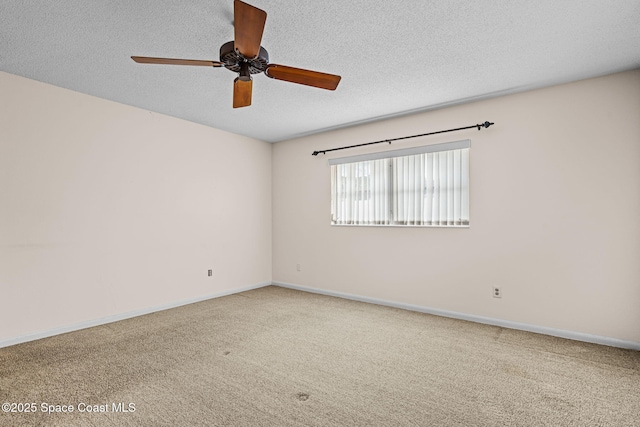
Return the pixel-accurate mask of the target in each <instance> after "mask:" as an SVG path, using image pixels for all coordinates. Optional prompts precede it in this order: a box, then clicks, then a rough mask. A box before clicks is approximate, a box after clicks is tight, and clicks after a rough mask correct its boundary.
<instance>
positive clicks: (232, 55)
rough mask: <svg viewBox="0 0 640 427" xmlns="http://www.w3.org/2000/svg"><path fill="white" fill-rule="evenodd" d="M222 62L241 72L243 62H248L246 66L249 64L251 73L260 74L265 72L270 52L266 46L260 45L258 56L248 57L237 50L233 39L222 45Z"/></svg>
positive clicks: (229, 68)
mask: <svg viewBox="0 0 640 427" xmlns="http://www.w3.org/2000/svg"><path fill="white" fill-rule="evenodd" d="M220 62H223V63H224V66H225V68H226V69H228V70H231V71H233V72H234V73H240V72H241V71H242V68H243V64H246V65H245V66H244V68H245V69H246V68H247V66H248V69H249V73H251V74H259V73H262V72H264V70H265V69H266V68H267V65H268V64H269V53H268V52H267V50H266V49H265V48H263V47H262V46H260V53H258V56H256V57H255V58H246V57H245V56H244V55H242V54H241V53H239V52H237V51H236V50H235V47H234V43H233V41H230V42H226V43H225V44H223V45H222V46H221V47H220Z"/></svg>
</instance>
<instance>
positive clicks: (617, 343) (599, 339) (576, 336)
mask: <svg viewBox="0 0 640 427" xmlns="http://www.w3.org/2000/svg"><path fill="white" fill-rule="evenodd" d="M272 284H273V285H275V286H280V287H283V288H290V289H296V290H299V291H305V292H312V293H316V294H322V295H329V296H332V297H338V298H346V299H350V300H354V301H361V302H368V303H372V304H378V305H386V306H389V307H395V308H402V309H405V310H411V311H418V312H420V313H428V314H435V315H436V316H442V317H451V318H454V319H461V320H468V321H470V322H476V323H484V324H487V325H494V326H501V327H503V328H509V329H518V330H521V331H528V332H535V333H538V334H544V335H551V336H554V337H560V338H567V339H570V340H575V341H584V342H590V343H594V344H602V345H607V346H610V347H620V348H627V349H632V350H640V342H635V341H627V340H621V339H618V338H610V337H603V336H599V335H591V334H585V333H582V332H574V331H567V330H564V329H555V328H549V327H546V326H537V325H530V324H527V323H520V322H512V321H510V320H502V319H495V318H492V317H484V316H476V315H474V314H466V313H460V312H457V311H449V310H441V309H438V308H432V307H423V306H419V305H413V304H405V303H401V302H396V301H387V300H383V299H378V298H370V297H365V296H361V295H354V294H347V293H343V292H336V291H328V290H325V289H318V288H312V287H308V286H300V285H295V284H292V283H283V282H273V283H272Z"/></svg>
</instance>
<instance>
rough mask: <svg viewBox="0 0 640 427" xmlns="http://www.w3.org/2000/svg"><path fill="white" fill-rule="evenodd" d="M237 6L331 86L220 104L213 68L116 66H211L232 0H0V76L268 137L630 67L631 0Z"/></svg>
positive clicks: (222, 82)
mask: <svg viewBox="0 0 640 427" xmlns="http://www.w3.org/2000/svg"><path fill="white" fill-rule="evenodd" d="M247 2H248V3H250V4H252V5H254V6H256V7H259V8H261V9H263V10H265V11H266V12H267V23H266V28H265V31H264V36H263V39H262V46H264V47H265V48H266V49H267V50H268V52H269V56H270V61H271V62H272V63H277V64H283V65H290V66H294V67H299V68H307V69H311V70H316V71H323V72H327V73H332V74H339V75H341V76H342V81H341V83H340V85H339V86H338V89H337V90H336V91H335V92H332V91H325V90H322V89H316V88H311V87H308V86H301V85H296V84H292V83H287V82H283V81H278V80H273V79H269V78H268V77H266V76H264V75H256V76H254V83H253V105H252V106H250V107H247V108H240V109H235V110H234V109H233V108H232V107H231V100H232V87H233V79H234V78H235V75H234V74H233V73H232V72H230V71H228V70H226V69H220V68H206V67H186V66H165V65H142V64H136V63H134V62H133V61H132V60H131V59H130V56H131V55H140V56H158V57H169V58H188V59H212V60H218V59H219V53H218V52H219V48H220V46H221V45H222V44H223V43H224V42H227V41H230V40H232V39H233V25H232V21H233V1H232V0H191V1H178V0H136V1H126V0H57V1H49V0H40V1H37V0H24V1H12V0H0V70H2V71H6V72H9V73H12V74H17V75H20V76H24V77H28V78H31V79H35V80H39V81H43V82H46V83H50V84H53V85H56V86H61V87H64V88H68V89H72V90H75V91H78V92H82V93H86V94H90V95H94V96H98V97H101V98H106V99H110V100H113V101H117V102H121V103H124V104H129V105H133V106H136V107H140V108H144V109H146V110H150V111H155V112H160V113H164V114H168V115H171V116H175V117H179V118H183V119H186V120H190V121H193V122H197V123H201V124H204V125H208V126H212V127H215V128H219V129H224V130H227V131H231V132H234V133H237V134H242V135H247V136H251V137H254V138H257V139H261V140H264V141H270V142H275V141H281V140H285V139H290V138H293V137H296V136H302V135H307V134H311V133H315V132H321V131H324V130H328V129H333V128H338V127H343V126H349V125H353V124H356V123H363V122H367V121H371V120H377V119H381V118H385V117H391V116H396V115H400V114H407V113H411V112H416V111H421V110H427V109H432V108H437V107H441V106H445V105H451V104H456V103H460V102H465V101H469V100H474V99H481V98H486V97H491V96H496V95H501V94H505V93H511V92H517V91H522V90H527V89H532V88H537V87H543V86H548V85H552V84H557V83H563V82H568V81H573V80H579V79H583V78H588V77H593V76H599V75H604V74H609V73H613V72H618V71H624V70H629V69H634V68H638V67H640V0H536V1H531V0H511V1H508V0H475V1H468V0H467V1H462V0H448V1H445V0H439V1H433V0H420V1H418V0H405V1H384V0H350V1H348V2H347V1H344V0H324V1H317V0H271V1H269V0H247ZM3 101H4V100H3Z"/></svg>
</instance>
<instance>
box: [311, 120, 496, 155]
mask: <svg viewBox="0 0 640 427" xmlns="http://www.w3.org/2000/svg"><path fill="white" fill-rule="evenodd" d="M492 124H494V123H492V122H484V123H481V124H477V125H471V126H465V127H462V128H455V129H447V130H439V131H436V132H429V133H421V134H420V135H411V136H401V137H400V138H392V139H383V140H381V141H374V142H365V143H364V144H356V145H349V146H347V147H338V148H330V149H327V150H318V151H314V152H313V153H311V155H312V156H317V155H318V154H320V153H322V154H327V153H328V152H329V151H338V150H346V149H347V148H355V147H362V146H364V145H372V144H382V143H383V142H388V143H389V144H391V142H392V141H399V140H401V139H409V138H418V137H419V136H427V135H435V134H437V133H445V132H455V131H457V130H464V129H472V128H476V127H477V128H478V130H480V129H481V128H483V127H485V128H488V127H489V126H491V125H492Z"/></svg>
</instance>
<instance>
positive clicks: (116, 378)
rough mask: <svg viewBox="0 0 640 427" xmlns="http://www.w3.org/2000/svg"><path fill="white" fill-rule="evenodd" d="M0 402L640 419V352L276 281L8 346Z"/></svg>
mask: <svg viewBox="0 0 640 427" xmlns="http://www.w3.org/2000/svg"><path fill="white" fill-rule="evenodd" d="M0 402H2V403H4V402H6V403H16V405H14V406H13V408H9V409H15V410H19V409H20V410H22V411H24V410H25V409H31V410H35V413H34V412H31V413H24V412H23V413H11V412H8V413H6V412H2V413H0V425H2V426H5V425H6V426H9V425H11V426H23V425H29V426H31V425H47V426H277V427H285V426H394V427H397V426H554V427H555V426H640V352H637V351H632V350H622V349H617V348H611V347H605V346H600V345H595V344H588V343H582V342H576V341H570V340H565V339H561V338H553V337H548V336H544V335H537V334H533V333H529V332H520V331H514V330H509V329H503V328H499V327H494V326H487V325H481V324H475V323H470V322H465V321H461V320H454V319H448V318H441V317H437V316H432V315H428V314H422V313H415V312H410V311H404V310H399V309H394V308H389V307H382V306H376V305H371V304H365V303H360V302H355V301H349V300H344V299H339V298H333V297H327V296H322V295H316V294H310V293H305V292H300V291H294V290H290V289H284V288H279V287H275V286H269V287H266V288H260V289H256V290H252V291H248V292H244V293H241V294H235V295H231V296H227V297H223V298H218V299H214V300H209V301H205V302H201V303H197V304H191V305H188V306H183V307H179V308H176V309H172V310H167V311H163V312H159V313H154V314H150V315H146V316H141V317H137V318H134V319H129V320H124V321H120V322H116V323H112V324H109V325H104V326H98V327H94V328H90V329H85V330H82V331H77V332H72V333H69V334H64V335H59V336H56V337H51V338H46V339H42V340H39V341H34V342H29V343H24V344H19V345H15V346H11V347H6V348H2V349H0ZM32 403H33V404H35V405H31V404H32ZM18 404H22V405H18ZM25 404H27V405H25ZM56 405H60V406H57V407H56ZM61 405H71V406H72V409H73V412H54V413H49V414H47V413H44V412H43V410H45V409H46V410H50V409H53V410H54V411H55V410H63V409H65V408H63V406H61ZM5 409H6V406H5V405H3V410H5ZM66 409H67V410H69V408H68V407H67V408H66ZM87 409H91V410H93V411H94V412H88V411H87ZM118 409H119V410H120V411H119V412H118V411H117V410H118ZM101 410H102V411H103V412H95V411H101ZM125 410H126V412H125Z"/></svg>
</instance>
